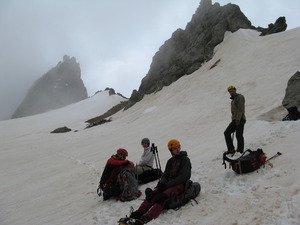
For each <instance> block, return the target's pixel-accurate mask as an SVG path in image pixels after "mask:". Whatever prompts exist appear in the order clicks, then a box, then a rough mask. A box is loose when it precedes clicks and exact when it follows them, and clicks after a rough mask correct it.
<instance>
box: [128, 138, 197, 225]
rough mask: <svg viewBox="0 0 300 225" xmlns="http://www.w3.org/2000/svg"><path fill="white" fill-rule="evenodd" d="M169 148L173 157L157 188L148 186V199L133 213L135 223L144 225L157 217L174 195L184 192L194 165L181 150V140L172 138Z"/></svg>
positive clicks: (131, 216)
mask: <svg viewBox="0 0 300 225" xmlns="http://www.w3.org/2000/svg"><path fill="white" fill-rule="evenodd" d="M168 148H169V150H170V153H171V154H172V157H171V158H170V159H169V160H168V161H167V164H166V168H165V172H164V173H163V175H162V177H161V179H160V181H159V182H158V184H157V186H156V187H155V189H154V190H152V189H151V188H147V189H146V191H145V192H146V199H145V200H144V201H143V203H142V204H141V205H140V207H139V209H138V210H136V211H134V212H132V213H131V215H130V218H132V219H134V223H133V224H137V225H142V224H145V223H148V222H149V221H151V220H153V219H156V218H157V217H158V216H159V214H160V213H161V211H162V210H163V209H164V206H165V205H166V203H167V202H168V201H169V200H170V198H171V196H172V195H174V194H175V195H179V194H181V193H182V192H184V188H185V183H186V182H187V181H188V180H189V179H190V177H191V169H192V165H191V162H190V159H189V158H188V157H187V152H185V151H181V150H180V149H181V147H180V143H179V141H178V140H175V139H172V140H170V141H169V143H168ZM130 218H128V219H130Z"/></svg>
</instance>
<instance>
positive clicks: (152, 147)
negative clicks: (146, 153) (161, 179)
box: [151, 143, 158, 169]
mask: <svg viewBox="0 0 300 225" xmlns="http://www.w3.org/2000/svg"><path fill="white" fill-rule="evenodd" d="M151 152H152V153H153V154H154V159H155V164H156V169H158V163H157V158H156V154H155V145H154V143H152V146H151Z"/></svg>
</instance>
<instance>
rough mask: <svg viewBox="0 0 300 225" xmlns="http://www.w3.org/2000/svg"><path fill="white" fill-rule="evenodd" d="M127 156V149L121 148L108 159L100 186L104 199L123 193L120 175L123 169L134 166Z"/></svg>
mask: <svg viewBox="0 0 300 225" xmlns="http://www.w3.org/2000/svg"><path fill="white" fill-rule="evenodd" d="M127 156H128V152H127V150H126V149H123V148H119V149H118V150H117V153H116V154H115V155H112V156H111V157H110V158H109V159H108V160H107V163H106V165H105V168H104V171H103V173H102V176H101V179H100V182H99V188H100V189H101V190H102V191H103V200H104V201H105V200H108V199H109V198H111V197H113V196H119V195H120V194H121V189H120V187H119V184H118V175H119V173H120V172H121V170H122V169H124V168H133V167H134V164H133V163H132V162H130V161H129V160H126V157H127Z"/></svg>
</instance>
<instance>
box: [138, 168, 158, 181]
mask: <svg viewBox="0 0 300 225" xmlns="http://www.w3.org/2000/svg"><path fill="white" fill-rule="evenodd" d="M161 175H162V171H161V169H151V170H146V171H144V172H143V173H142V174H140V175H137V179H138V182H139V184H146V183H149V182H151V181H155V180H158V179H159V178H160V177H161Z"/></svg>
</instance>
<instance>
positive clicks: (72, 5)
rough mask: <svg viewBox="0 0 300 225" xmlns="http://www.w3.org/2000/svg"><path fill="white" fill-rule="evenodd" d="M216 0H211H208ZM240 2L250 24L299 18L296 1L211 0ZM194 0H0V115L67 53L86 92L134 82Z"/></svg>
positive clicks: (127, 87) (293, 22)
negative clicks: (78, 64) (76, 67)
mask: <svg viewBox="0 0 300 225" xmlns="http://www.w3.org/2000/svg"><path fill="white" fill-rule="evenodd" d="M214 2H216V1H213V3H214ZM217 2H219V3H220V4H221V5H225V4H228V3H229V2H231V3H234V4H237V5H239V6H240V8H241V10H242V11H243V12H244V14H245V15H246V16H247V17H248V19H249V20H250V21H251V22H252V24H253V25H254V26H262V27H267V26H268V24H269V23H274V22H275V20H276V19H277V18H278V17H279V16H285V17H286V19H287V24H288V29H292V28H294V27H298V26H299V22H298V21H300V15H299V13H298V12H297V11H298V10H299V9H300V2H299V1H293V0H287V1H284V2H283V1H281V0H277V1H275V0H268V1H267V0H265V1H263V3H261V1H259V0H251V1H242V0H239V1H238V0H236V1H225V0H223V1H217ZM199 3H200V0H186V1H181V0H164V1H158V0H153V1H148V0H131V1H113V2H107V1H96V0H90V1H88V2H87V1H83V0H78V1H72V0H60V1H58V0H52V1H39V0H28V1H22V0H10V1H3V0H2V1H0V32H1V35H0V49H1V51H0V81H1V82H0V91H1V93H0V109H1V110H0V120H4V119H9V118H10V117H11V115H12V114H13V113H14V111H15V110H16V108H17V107H18V105H19V104H20V103H21V101H22V100H23V98H24V97H25V95H26V93H27V91H28V89H29V88H30V87H31V86H32V85H33V83H34V81H36V80H37V79H38V78H40V77H41V76H42V75H43V74H45V73H47V72H48V71H49V70H50V69H51V68H52V67H54V66H56V65H57V63H58V62H59V61H61V60H62V58H63V56H64V55H65V54H67V55H69V56H71V57H75V58H76V60H77V62H79V63H80V67H81V78H82V80H83V82H84V84H85V86H86V88H87V90H88V94H89V96H91V95H93V94H94V93H95V92H96V91H98V90H103V89H105V88H106V87H112V88H114V89H115V91H116V92H120V93H121V94H123V95H125V96H126V97H130V95H131V92H132V90H133V89H138V87H139V85H140V82H141V79H142V78H143V77H144V76H145V75H146V74H147V72H148V70H149V67H150V64H151V61H152V57H153V56H154V54H155V53H156V52H157V51H158V49H159V47H160V46H161V45H162V44H163V43H164V42H165V41H166V40H167V39H169V38H170V37H171V35H172V33H173V32H174V31H175V30H176V29H178V28H182V29H184V28H185V26H186V24H187V23H188V22H189V21H190V19H191V17H192V15H193V14H194V12H195V11H196V9H197V7H198V6H199Z"/></svg>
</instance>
